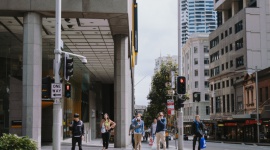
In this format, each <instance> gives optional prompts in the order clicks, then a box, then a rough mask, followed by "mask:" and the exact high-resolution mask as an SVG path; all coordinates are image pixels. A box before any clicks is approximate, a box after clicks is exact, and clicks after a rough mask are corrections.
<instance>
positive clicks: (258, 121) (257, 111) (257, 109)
mask: <svg viewBox="0 0 270 150" xmlns="http://www.w3.org/2000/svg"><path fill="white" fill-rule="evenodd" d="M255 78H256V79H255V84H256V115H257V142H258V143H260V119H259V94H258V70H257V66H256V67H255Z"/></svg>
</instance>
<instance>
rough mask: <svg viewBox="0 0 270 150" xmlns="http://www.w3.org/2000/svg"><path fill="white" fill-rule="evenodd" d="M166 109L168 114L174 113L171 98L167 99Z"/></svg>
mask: <svg viewBox="0 0 270 150" xmlns="http://www.w3.org/2000/svg"><path fill="white" fill-rule="evenodd" d="M167 110H168V115H174V100H173V99H168V100H167Z"/></svg>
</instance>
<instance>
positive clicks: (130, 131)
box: [128, 123, 135, 149]
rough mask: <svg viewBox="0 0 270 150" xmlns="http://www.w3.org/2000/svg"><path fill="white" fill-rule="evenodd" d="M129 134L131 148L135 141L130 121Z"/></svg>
mask: <svg viewBox="0 0 270 150" xmlns="http://www.w3.org/2000/svg"><path fill="white" fill-rule="evenodd" d="M130 134H131V142H132V147H133V149H134V148H135V141H134V127H133V125H132V123H131V124H130V126H129V132H128V135H129V136H130Z"/></svg>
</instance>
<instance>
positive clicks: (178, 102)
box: [175, 97, 185, 110]
mask: <svg viewBox="0 0 270 150" xmlns="http://www.w3.org/2000/svg"><path fill="white" fill-rule="evenodd" d="M184 102H185V100H183V99H182V98H179V97H176V103H175V104H176V105H175V109H176V110H178V109H180V108H181V107H184Z"/></svg>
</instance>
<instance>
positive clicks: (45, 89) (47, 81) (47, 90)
mask: <svg viewBox="0 0 270 150" xmlns="http://www.w3.org/2000/svg"><path fill="white" fill-rule="evenodd" d="M51 83H52V79H51V77H49V76H48V77H45V78H42V94H41V95H42V96H41V97H42V98H44V99H49V98H51Z"/></svg>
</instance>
